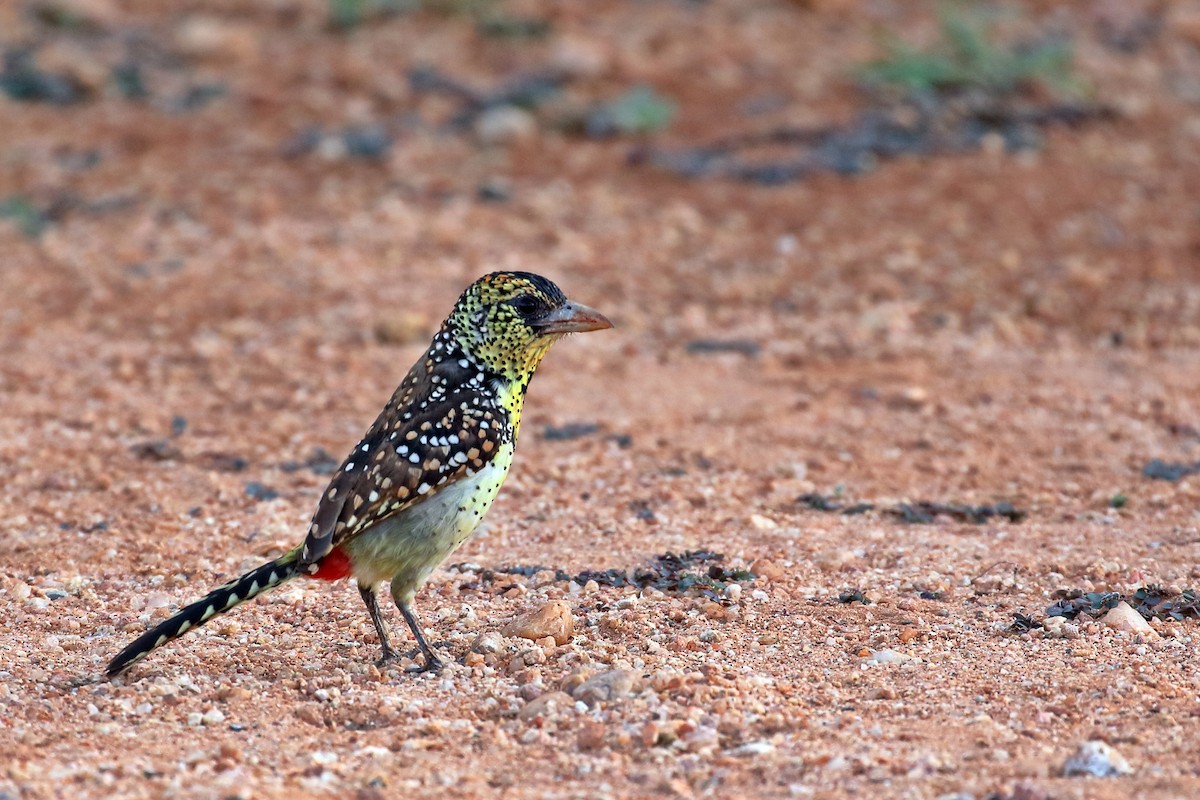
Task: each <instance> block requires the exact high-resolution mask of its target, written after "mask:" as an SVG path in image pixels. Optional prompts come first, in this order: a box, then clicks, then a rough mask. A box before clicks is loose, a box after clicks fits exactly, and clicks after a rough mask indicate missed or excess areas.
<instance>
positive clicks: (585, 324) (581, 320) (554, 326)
mask: <svg viewBox="0 0 1200 800" xmlns="http://www.w3.org/2000/svg"><path fill="white" fill-rule="evenodd" d="M536 325H537V330H538V333H540V334H542V335H547V334H552V333H586V332H587V331H602V330H604V329H606V328H611V327H612V326H613V324H612V322H610V321H609V319H608V317H606V316H604V315H603V314H601V313H600V312H599V311H597V310H596V309H594V308H588V307H587V306H585V305H584V304H583V303H570V302H569V303H567V304H566V305H564V306H559V307H558V308H556V309H554V310H553V311H551V312H550V313H549V314H546V315H545V316H544V317H542V318H540V319H539V320H538V321H537V323H536Z"/></svg>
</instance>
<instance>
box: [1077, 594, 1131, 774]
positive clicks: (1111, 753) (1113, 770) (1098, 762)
mask: <svg viewBox="0 0 1200 800" xmlns="http://www.w3.org/2000/svg"><path fill="white" fill-rule="evenodd" d="M1131 610H1132V609H1131ZM1132 772H1133V767H1131V766H1129V762H1128V761H1126V760H1125V756H1123V755H1121V754H1120V753H1118V752H1117V751H1116V750H1115V749H1113V748H1112V747H1110V746H1109V745H1108V744H1107V743H1105V742H1101V741H1098V740H1092V741H1088V742H1084V743H1083V744H1081V745H1079V749H1078V750H1076V751H1075V755H1073V756H1071V757H1070V758H1068V759H1067V760H1066V762H1065V763H1064V764H1063V775H1064V776H1066V777H1068V778H1070V777H1073V776H1076V775H1091V776H1093V777H1096V778H1111V777H1116V776H1119V775H1129V774H1131V773H1132Z"/></svg>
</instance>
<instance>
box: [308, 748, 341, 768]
mask: <svg viewBox="0 0 1200 800" xmlns="http://www.w3.org/2000/svg"><path fill="white" fill-rule="evenodd" d="M312 760H313V763H314V764H320V765H321V766H322V767H327V766H329V765H330V764H336V763H337V760H338V757H337V753H330V752H329V751H328V750H317V751H316V752H314V753H313V754H312Z"/></svg>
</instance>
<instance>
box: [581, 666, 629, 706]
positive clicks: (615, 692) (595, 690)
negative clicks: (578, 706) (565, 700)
mask: <svg viewBox="0 0 1200 800" xmlns="http://www.w3.org/2000/svg"><path fill="white" fill-rule="evenodd" d="M641 689H642V676H641V675H639V674H638V673H636V672H634V671H633V670H631V669H614V670H610V671H608V672H601V673H600V674H599V675H595V676H593V677H591V678H588V679H587V680H586V681H584V682H583V683H581V684H579V685H578V686H576V687H575V690H574V691H573V692H572V693H571V695H572V696H573V697H574V698H575V699H576V700H578V701H580V702H583V703H586V704H587V705H589V706H596V705H598V704H600V703H603V702H605V701H606V700H616V699H618V698H621V697H628V696H629V695H631V694H634V693H636V692H639V691H641Z"/></svg>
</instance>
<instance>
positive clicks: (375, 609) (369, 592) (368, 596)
mask: <svg viewBox="0 0 1200 800" xmlns="http://www.w3.org/2000/svg"><path fill="white" fill-rule="evenodd" d="M358 593H359V594H361V595H362V599H363V602H364V603H366V604H367V613H368V614H370V615H371V622H374V623H375V633H377V634H379V645H380V646H381V647H382V648H383V656H382V657H381V658H380V659H379V666H383V665H384V664H386V663H387V662H389V661H391V660H392V659H394V658H399V657H400V654H399V653H397V652H396V651H395V650H393V649H392V643H391V642H390V641H389V640H388V629H387V623H386V622H384V621H383V615H382V614H380V613H379V601H378V599H377V598H376V597H375V587H374V586H363V585H362V584H361V583H360V584H359V585H358Z"/></svg>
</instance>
